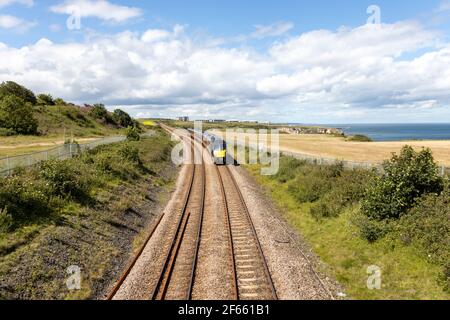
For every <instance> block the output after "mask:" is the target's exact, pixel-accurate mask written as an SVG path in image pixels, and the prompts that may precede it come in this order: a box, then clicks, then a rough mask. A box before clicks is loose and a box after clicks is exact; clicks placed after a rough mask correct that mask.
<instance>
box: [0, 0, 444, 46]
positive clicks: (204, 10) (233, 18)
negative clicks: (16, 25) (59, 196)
mask: <svg viewBox="0 0 450 320" xmlns="http://www.w3.org/2000/svg"><path fill="white" fill-rule="evenodd" d="M33 2H34V5H33V6H31V7H28V6H26V5H23V4H21V3H20V2H19V3H14V4H11V5H8V6H5V7H3V8H0V13H2V14H8V15H14V16H17V17H20V18H22V19H23V20H27V21H33V22H36V23H37V25H36V27H33V28H31V30H29V31H28V32H24V33H20V32H19V33H17V32H11V31H10V30H5V29H3V30H2V29H0V37H1V38H0V39H1V41H2V42H5V43H8V44H10V45H13V46H23V45H26V44H29V43H32V42H36V41H37V40H39V39H41V38H42V37H47V38H49V39H51V40H52V41H70V40H73V39H74V38H75V39H77V38H80V37H81V36H82V35H83V34H74V33H73V32H70V31H69V30H67V29H65V28H64V29H62V31H63V32H51V31H50V30H49V26H50V25H52V24H60V25H64V24H65V22H66V19H67V17H66V16H64V15H59V14H55V13H52V12H51V11H50V10H49V8H50V7H51V6H52V5H55V4H58V3H61V2H62V1H57V0H56V1H55V0H54V1H49V0H40V1H38V0H35V1H33ZM0 3H1V2H0ZM114 3H115V4H121V5H124V6H128V7H136V8H141V9H142V11H143V15H142V16H141V17H139V18H137V19H135V20H134V21H131V22H128V23H123V24H111V23H105V22H101V21H100V23H99V21H98V20H97V19H95V18H88V19H84V21H83V22H82V23H83V25H84V27H85V28H92V29H95V30H96V31H98V32H106V33H110V32H117V31H120V30H124V29H132V30H136V31H144V30H147V29H148V28H170V27H171V26H173V25H174V24H182V25H186V26H189V31H190V32H200V31H204V32H208V33H210V34H211V35H214V36H221V37H231V36H236V35H240V34H247V33H251V32H253V31H254V26H255V25H270V24H272V23H274V22H279V21H289V22H292V23H293V24H294V27H293V28H292V30H291V33H292V34H295V33H297V34H299V33H302V32H307V31H311V30H316V29H331V30H334V29H337V28H339V27H341V26H350V27H356V26H360V25H362V24H364V23H365V22H366V20H367V17H368V15H367V14H366V12H365V11H366V9H367V8H368V6H370V5H372V4H375V3H376V4H377V5H378V6H380V8H381V9H382V19H383V22H386V23H393V22H396V21H400V20H408V19H420V20H424V21H426V19H427V17H428V16H429V15H430V14H431V13H432V12H433V11H434V10H435V9H436V8H438V7H439V5H440V3H441V1H440V0H422V1H412V2H409V3H407V4H406V3H405V2H404V1H392V0H390V1H389V0H382V1H375V2H374V1H373V0H345V1H335V0H315V1H299V0H279V1H262V2H261V3H259V2H258V3H257V2H256V1H253V0H244V1H242V0H227V1H211V0H189V1H185V0H167V1H154V0H153V1H136V0H134V1H114ZM448 26H449V25H448V24H441V26H440V27H445V28H446V29H447V30H448Z"/></svg>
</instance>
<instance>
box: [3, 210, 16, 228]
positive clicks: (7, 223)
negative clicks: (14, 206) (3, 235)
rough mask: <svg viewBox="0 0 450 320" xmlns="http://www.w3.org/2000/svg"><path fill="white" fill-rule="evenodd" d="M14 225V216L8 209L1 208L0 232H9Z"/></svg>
mask: <svg viewBox="0 0 450 320" xmlns="http://www.w3.org/2000/svg"><path fill="white" fill-rule="evenodd" d="M13 225H14V220H13V217H12V216H11V215H10V214H9V213H8V210H6V209H0V232H8V231H10V230H11V229H12V227H13Z"/></svg>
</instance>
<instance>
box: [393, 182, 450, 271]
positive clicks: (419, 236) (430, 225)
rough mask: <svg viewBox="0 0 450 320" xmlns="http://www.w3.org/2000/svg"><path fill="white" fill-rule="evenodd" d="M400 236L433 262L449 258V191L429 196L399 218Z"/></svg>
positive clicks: (448, 259) (443, 262)
mask: <svg viewBox="0 0 450 320" xmlns="http://www.w3.org/2000/svg"><path fill="white" fill-rule="evenodd" d="M400 234H401V235H400V237H401V239H402V240H403V241H404V242H406V243H414V244H416V245H417V246H418V247H419V248H421V249H422V251H424V252H425V253H426V255H427V256H428V257H429V258H430V259H431V260H432V261H433V262H437V263H440V264H442V265H444V264H445V263H447V262H448V261H450V190H449V188H446V190H445V191H444V192H443V193H442V194H441V195H439V196H438V195H427V196H424V197H423V198H421V199H420V200H419V201H418V203H417V205H416V206H415V207H414V208H412V209H411V210H409V212H408V214H407V215H405V216H404V217H403V218H402V219H401V220H400Z"/></svg>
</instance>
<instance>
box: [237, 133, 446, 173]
mask: <svg viewBox="0 0 450 320" xmlns="http://www.w3.org/2000/svg"><path fill="white" fill-rule="evenodd" d="M234 142H235V144H237V145H241V146H242V145H243V146H246V147H250V148H253V149H257V150H262V151H265V150H264V149H265V148H261V146H259V145H258V144H257V143H252V142H250V143H247V144H244V143H243V142H242V141H234ZM280 153H281V154H282V155H285V156H290V157H293V158H296V159H299V160H305V161H307V162H309V163H313V164H318V165H333V164H336V163H342V164H343V165H344V168H347V169H350V170H353V169H358V168H359V169H368V170H371V169H375V170H376V171H377V172H379V173H380V174H382V173H384V169H383V166H382V164H380V163H374V162H363V161H352V160H341V159H337V158H326V157H319V156H313V155H310V154H303V153H299V152H289V151H283V150H280ZM439 173H440V174H441V175H442V176H445V175H450V167H446V166H445V165H440V166H439Z"/></svg>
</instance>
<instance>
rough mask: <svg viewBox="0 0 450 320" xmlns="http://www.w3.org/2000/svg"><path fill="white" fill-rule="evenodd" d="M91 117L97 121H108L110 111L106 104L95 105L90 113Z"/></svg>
mask: <svg viewBox="0 0 450 320" xmlns="http://www.w3.org/2000/svg"><path fill="white" fill-rule="evenodd" d="M89 115H90V116H91V117H93V118H94V119H97V120H102V119H106V116H107V115H108V111H107V110H106V108H105V105H104V104H100V103H98V104H94V105H93V107H92V109H91V111H90V112H89Z"/></svg>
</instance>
